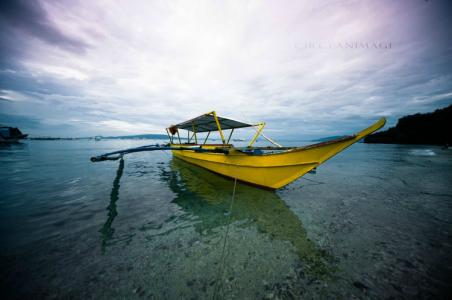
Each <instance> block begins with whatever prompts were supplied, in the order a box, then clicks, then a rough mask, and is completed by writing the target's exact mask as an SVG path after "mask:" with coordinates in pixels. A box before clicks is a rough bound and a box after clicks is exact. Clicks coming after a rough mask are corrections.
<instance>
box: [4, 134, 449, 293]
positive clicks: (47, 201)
mask: <svg viewBox="0 0 452 300" xmlns="http://www.w3.org/2000/svg"><path fill="white" fill-rule="evenodd" d="M155 142H156V141H132V140H129V141H128V140H110V141H109V140H103V141H99V142H94V141H26V142H25V143H23V144H17V145H11V146H1V148H0V193H1V194H0V254H1V262H0V263H1V265H0V268H1V290H2V294H3V295H4V296H6V298H30V297H32V296H33V297H35V298H95V299H99V298H151V299H181V298H182V299H213V298H217V299H255V298H256V299H262V298H264V299H298V298H300V297H302V298H305V299H311V298H314V299H323V298H339V299H350V298H371V299H387V298H407V299H408V298H414V297H416V298H424V299H428V298H447V295H448V293H450V292H451V288H450V281H449V279H448V278H450V277H451V275H452V259H451V256H450V253H451V251H452V188H451V185H450V183H451V182H452V151H451V150H443V149H441V148H438V147H426V146H400V145H368V144H356V145H354V146H352V147H351V148H349V149H347V150H346V151H344V152H343V153H341V154H339V155H338V156H336V157H335V158H333V159H331V160H330V161H328V162H326V163H325V164H324V165H322V166H321V167H320V168H319V169H318V170H317V173H316V174H308V175H306V176H305V177H303V178H302V179H299V180H297V181H296V182H294V183H292V184H290V185H289V186H287V187H285V188H283V189H281V190H278V191H276V192H271V191H266V190H261V189H258V188H255V187H252V186H248V185H246V184H242V183H240V182H238V183H237V187H236V194H235V198H234V201H233V203H232V212H231V211H230V209H231V198H232V191H233V186H234V181H232V180H229V179H227V178H224V177H221V176H218V175H215V174H213V173H211V172H209V171H206V170H203V169H200V168H198V167H196V166H193V165H189V164H187V163H185V162H183V161H180V160H177V159H173V158H172V157H171V155H170V154H169V153H166V152H160V151H159V152H152V153H136V154H133V155H129V156H127V157H126V159H125V161H124V162H123V163H121V162H120V161H108V162H100V163H95V164H94V163H91V162H90V161H89V157H90V156H92V155H95V154H100V153H103V152H108V151H111V150H116V149H121V148H127V147H133V146H138V145H143V144H145V143H155ZM157 142H158V141H157ZM226 233H227V238H226V239H225V236H226Z"/></svg>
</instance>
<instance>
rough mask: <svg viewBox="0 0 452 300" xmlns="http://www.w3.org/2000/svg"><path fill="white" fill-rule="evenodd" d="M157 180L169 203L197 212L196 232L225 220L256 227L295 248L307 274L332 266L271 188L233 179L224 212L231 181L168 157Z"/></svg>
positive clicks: (206, 231) (212, 228) (320, 273)
mask: <svg viewBox="0 0 452 300" xmlns="http://www.w3.org/2000/svg"><path fill="white" fill-rule="evenodd" d="M161 177H162V179H164V181H166V182H167V183H168V185H169V187H170V189H171V191H172V192H174V193H175V195H176V196H175V198H174V200H173V203H176V204H177V205H178V206H180V207H181V208H182V209H183V210H184V211H185V212H187V213H189V214H191V215H194V216H196V218H197V222H195V223H194V225H193V226H194V228H195V230H196V231H197V232H199V233H201V234H207V235H208V234H214V233H215V229H217V231H216V232H218V228H220V227H222V226H226V225H227V224H228V222H231V224H233V223H234V224H235V225H236V226H242V227H250V226H255V227H256V228H257V231H258V233H259V234H265V235H269V236H270V238H271V239H275V240H279V241H287V242H290V244H291V245H292V246H293V247H294V249H295V252H296V254H297V255H298V257H299V259H300V260H301V262H302V263H303V265H305V266H306V267H307V268H306V270H307V272H308V273H311V275H315V276H316V277H319V276H324V275H326V274H328V273H331V272H332V270H333V267H332V266H333V257H332V256H331V255H330V254H329V253H328V252H327V251H325V250H323V249H321V248H320V247H319V246H318V245H316V244H315V243H314V242H313V241H312V240H310V239H309V238H308V236H307V233H306V230H305V229H304V228H303V224H302V222H301V220H300V219H299V218H298V216H296V215H295V214H294V213H293V212H292V211H291V210H290V209H289V208H288V207H287V205H286V204H285V203H284V201H283V200H282V199H281V198H280V197H279V196H278V194H277V193H276V192H274V191H269V190H264V189H259V188H256V187H254V186H250V185H247V184H244V183H240V182H237V188H236V197H235V199H234V203H233V209H232V213H230V212H229V207H230V204H231V197H232V192H233V186H234V181H233V180H231V179H229V178H225V177H223V176H220V175H217V174H215V173H213V172H210V171H208V170H205V169H203V168H200V167H198V166H194V165H192V164H189V163H187V162H184V161H182V160H180V159H177V158H173V159H172V160H171V161H170V163H169V169H168V168H162V173H161Z"/></svg>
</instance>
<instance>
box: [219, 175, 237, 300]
mask: <svg viewBox="0 0 452 300" xmlns="http://www.w3.org/2000/svg"><path fill="white" fill-rule="evenodd" d="M236 186H237V178H234V189H233V190H232V199H231V205H230V206H229V218H228V222H227V225H226V233H225V235H224V241H223V250H222V251H221V263H220V269H219V270H218V279H217V284H216V285H215V290H214V292H213V299H217V295H218V294H217V292H218V285H219V284H220V283H222V281H223V268H224V261H225V255H224V253H225V250H226V241H227V238H228V234H229V225H230V224H231V216H232V206H233V204H234V198H235V190H236ZM221 288H222V289H221V290H222V291H223V285H221Z"/></svg>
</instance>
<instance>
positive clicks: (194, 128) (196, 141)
mask: <svg viewBox="0 0 452 300" xmlns="http://www.w3.org/2000/svg"><path fill="white" fill-rule="evenodd" d="M193 135H194V136H195V144H198V137H197V136H196V127H195V123H193Z"/></svg>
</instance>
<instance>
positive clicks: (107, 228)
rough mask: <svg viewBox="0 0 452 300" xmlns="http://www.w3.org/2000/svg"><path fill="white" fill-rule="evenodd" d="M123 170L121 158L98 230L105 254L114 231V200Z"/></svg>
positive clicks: (116, 197)
mask: <svg viewBox="0 0 452 300" xmlns="http://www.w3.org/2000/svg"><path fill="white" fill-rule="evenodd" d="M123 172H124V160H123V159H122V158H121V160H120V161H119V166H118V170H117V171H116V176H115V179H114V181H113V187H112V189H111V193H110V203H109V204H108V206H107V208H106V210H107V220H106V221H105V223H104V224H103V225H102V228H101V229H100V230H99V232H100V233H101V252H102V254H105V250H106V248H107V246H108V243H109V241H110V240H111V239H112V238H113V234H114V233H115V229H114V228H113V227H112V224H113V221H114V220H115V218H116V216H117V215H118V211H117V209H116V202H117V201H118V199H119V187H120V182H121V177H122V174H123Z"/></svg>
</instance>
